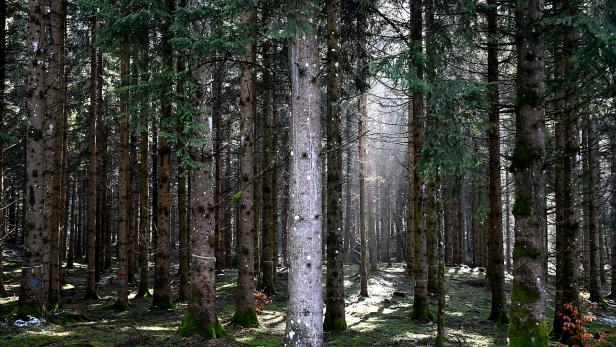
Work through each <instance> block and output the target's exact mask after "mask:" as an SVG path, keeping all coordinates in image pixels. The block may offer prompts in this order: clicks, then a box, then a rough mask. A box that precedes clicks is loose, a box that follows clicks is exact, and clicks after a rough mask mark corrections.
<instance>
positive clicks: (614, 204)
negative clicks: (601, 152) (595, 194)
mask: <svg viewBox="0 0 616 347" xmlns="http://www.w3.org/2000/svg"><path fill="white" fill-rule="evenodd" d="M614 12H615V15H616V10H615V11H614ZM610 146H611V147H612V157H611V161H612V163H611V168H610V185H611V191H612V192H616V150H614V149H616V139H615V138H614V137H612V139H611V140H610ZM610 207H611V208H612V213H611V215H610V226H611V227H612V258H611V268H612V278H611V283H610V285H611V288H610V294H609V295H608V297H609V298H616V194H611V196H610Z"/></svg>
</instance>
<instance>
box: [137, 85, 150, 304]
mask: <svg viewBox="0 0 616 347" xmlns="http://www.w3.org/2000/svg"><path fill="white" fill-rule="evenodd" d="M142 78H143V80H144V81H147V80H149V77H148V76H144V77H142ZM141 111H142V112H141V116H142V119H141V121H142V128H141V134H140V138H139V290H138V291H137V295H136V297H138V298H141V297H146V296H149V295H150V290H149V288H150V265H149V258H150V257H149V255H150V247H149V246H150V209H149V208H148V207H149V205H148V203H149V189H148V176H149V170H148V159H149V158H148V156H149V154H148V149H149V145H150V143H149V140H148V135H149V134H148V133H149V130H148V121H147V118H146V117H147V115H146V114H145V112H146V110H145V108H142V110H141Z"/></svg>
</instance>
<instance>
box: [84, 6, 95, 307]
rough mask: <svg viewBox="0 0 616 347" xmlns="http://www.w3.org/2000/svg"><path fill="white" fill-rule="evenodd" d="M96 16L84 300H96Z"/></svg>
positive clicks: (92, 39) (92, 24)
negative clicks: (86, 267)
mask: <svg viewBox="0 0 616 347" xmlns="http://www.w3.org/2000/svg"><path fill="white" fill-rule="evenodd" d="M95 32H96V14H94V13H92V15H91V18H90V35H91V37H90V119H89V126H88V138H89V143H88V149H89V151H88V152H89V158H88V196H87V202H88V211H87V217H86V229H87V233H88V235H87V247H86V258H87V261H88V272H87V276H86V294H85V299H98V294H97V293H96V278H95V267H96V263H95V260H96V187H97V186H98V185H97V182H96V169H97V166H98V155H97V148H96V120H97V114H96V113H97V108H96V107H97V103H96V102H97V87H96V83H97V82H98V79H97V76H96V69H97V66H96V36H95Z"/></svg>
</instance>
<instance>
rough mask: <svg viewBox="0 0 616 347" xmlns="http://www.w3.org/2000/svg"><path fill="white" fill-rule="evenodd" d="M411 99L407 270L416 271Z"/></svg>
mask: <svg viewBox="0 0 616 347" xmlns="http://www.w3.org/2000/svg"><path fill="white" fill-rule="evenodd" d="M412 100H413V99H412V96H411V100H409V105H408V109H407V117H408V118H407V142H408V143H407V148H406V180H407V192H406V198H407V204H406V205H407V209H406V242H407V244H406V272H407V273H409V274H411V275H412V274H414V273H415V236H414V235H415V208H414V206H415V132H414V131H413V128H414V126H415V116H414V113H413V112H414V111H413V101H412Z"/></svg>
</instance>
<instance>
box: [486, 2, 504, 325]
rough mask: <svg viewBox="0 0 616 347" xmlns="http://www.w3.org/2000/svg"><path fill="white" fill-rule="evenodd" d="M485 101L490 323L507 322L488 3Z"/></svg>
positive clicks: (494, 48) (494, 41)
mask: <svg viewBox="0 0 616 347" xmlns="http://www.w3.org/2000/svg"><path fill="white" fill-rule="evenodd" d="M487 17H488V18H487V19H488V36H489V37H488V88H489V89H488V98H489V102H490V115H489V119H490V128H489V130H488V153H489V154H488V155H489V164H488V211H489V212H488V213H489V215H488V225H487V229H488V230H487V239H488V240H487V241H488V252H489V254H488V259H487V263H488V268H487V277H488V282H489V283H490V290H491V293H492V305H491V309H490V317H489V318H490V320H493V321H496V322H503V323H504V322H507V320H508V319H507V309H506V307H505V267H504V263H503V260H504V259H503V222H502V220H503V211H502V204H503V203H502V199H501V165H500V105H499V97H500V94H499V77H498V4H497V0H488V10H487Z"/></svg>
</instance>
